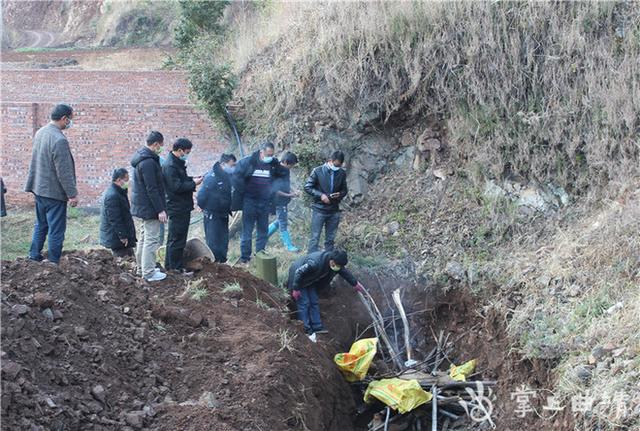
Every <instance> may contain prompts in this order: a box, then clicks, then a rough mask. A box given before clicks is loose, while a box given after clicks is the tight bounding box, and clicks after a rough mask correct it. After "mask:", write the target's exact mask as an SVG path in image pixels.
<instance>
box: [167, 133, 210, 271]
mask: <svg viewBox="0 0 640 431" xmlns="http://www.w3.org/2000/svg"><path fill="white" fill-rule="evenodd" d="M192 148H193V144H192V143H191V141H190V140H188V139H186V138H179V139H177V140H176V141H175V142H174V143H173V148H172V151H171V152H170V153H169V155H168V156H167V160H166V161H165V163H164V165H162V174H163V176H164V185H165V190H166V192H167V213H168V214H169V229H168V230H169V233H168V235H167V253H166V256H165V260H164V266H165V268H166V269H168V270H169V269H173V270H176V271H179V272H184V262H183V258H182V255H183V253H184V247H185V246H186V245H187V235H188V234H189V223H190V221H191V210H193V192H194V191H195V190H196V186H197V185H198V184H200V183H201V182H202V177H194V178H192V177H190V176H189V175H187V159H188V157H189V154H190V153H191V149H192Z"/></svg>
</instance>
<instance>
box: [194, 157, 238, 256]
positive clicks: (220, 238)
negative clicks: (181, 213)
mask: <svg viewBox="0 0 640 431" xmlns="http://www.w3.org/2000/svg"><path fill="white" fill-rule="evenodd" d="M235 165H236V156H234V155H233V154H223V155H222V156H220V161H218V162H216V163H215V164H214V165H213V168H212V169H211V172H209V173H208V174H207V175H205V177H204V180H203V182H202V187H201V188H200V190H199V191H198V195H197V201H198V206H199V207H200V208H201V209H202V213H203V215H204V218H203V222H204V235H205V238H206V240H207V246H208V247H209V249H211V252H212V253H213V256H214V257H215V261H216V262H219V263H224V262H226V261H227V251H228V250H229V214H230V213H231V190H232V187H231V174H232V173H233V171H234V170H235Z"/></svg>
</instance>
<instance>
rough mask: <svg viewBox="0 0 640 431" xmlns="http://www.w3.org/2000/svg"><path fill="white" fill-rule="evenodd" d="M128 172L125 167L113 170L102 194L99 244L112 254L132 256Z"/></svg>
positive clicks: (134, 241)
mask: <svg viewBox="0 0 640 431" xmlns="http://www.w3.org/2000/svg"><path fill="white" fill-rule="evenodd" d="M128 186H129V173H128V172H127V170H126V169H125V168H119V169H116V170H115V171H113V175H112V177H111V185H110V186H109V188H107V190H105V192H104V194H103V195H102V208H101V209H100V244H102V245H103V246H105V247H106V248H109V249H111V252H112V253H113V254H114V256H118V257H125V256H133V254H134V253H133V248H134V247H135V245H136V228H135V226H134V224H133V218H132V217H131V210H130V207H129V198H128V196H127V188H128Z"/></svg>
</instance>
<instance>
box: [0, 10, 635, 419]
mask: <svg viewBox="0 0 640 431" xmlns="http://www.w3.org/2000/svg"><path fill="white" fill-rule="evenodd" d="M33 3H34V4H32V5H30V6H29V7H30V8H32V9H30V10H31V11H32V12H30V13H29V14H28V16H29V17H30V18H27V17H26V16H22V15H20V14H17V13H15V12H16V11H17V10H18V6H17V5H18V3H17V2H11V1H10V2H8V3H7V4H8V6H7V8H6V11H8V12H9V13H6V12H4V10H3V12H4V13H3V19H4V20H9V21H8V22H10V25H9V26H8V27H9V30H10V31H13V33H6V34H11V36H10V37H9V39H7V40H8V41H9V42H7V43H9V44H10V45H11V44H13V45H11V46H18V45H19V44H24V43H25V39H24V37H26V36H25V34H24V33H20V31H17V32H16V29H23V30H27V29H34V30H38V31H48V32H52V33H54V36H52V37H53V38H54V40H55V41H56V43H59V44H61V45H65V44H70V45H73V46H111V45H115V46H130V45H137V44H140V45H143V46H146V45H153V46H155V45H162V46H164V45H166V44H168V43H169V42H170V33H171V32H167V31H166V30H167V29H171V30H173V29H174V28H175V26H176V25H177V22H179V17H180V13H181V12H180V11H182V13H183V14H184V13H185V11H189V12H190V13H191V14H192V15H193V16H192V17H191V18H193V23H194V24H193V25H192V26H190V27H189V26H186V27H185V29H186V30H188V31H185V32H184V33H182V36H185V34H186V36H185V37H184V40H183V41H182V42H180V43H177V42H175V41H174V44H175V45H176V52H175V53H176V55H175V58H173V60H175V64H174V65H175V66H176V67H179V68H184V69H185V72H186V76H188V77H189V79H190V82H189V84H190V88H191V90H192V94H191V96H192V97H193V98H194V99H197V101H198V102H199V103H200V104H201V106H202V107H203V108H204V109H206V110H207V113H208V114H209V115H210V117H211V119H212V121H215V122H218V123H219V124H218V125H224V126H225V127H226V123H225V121H226V120H225V117H224V116H223V115H222V113H223V112H224V111H225V109H226V108H228V109H229V110H230V111H231V112H232V114H233V116H234V117H235V118H236V120H237V123H238V126H239V128H240V131H241V133H242V137H243V140H244V142H245V144H246V146H247V147H250V148H255V145H256V144H258V143H259V142H263V141H265V140H271V141H273V142H274V143H275V144H276V146H277V148H278V151H284V150H290V151H293V152H295V153H297V154H298V155H299V157H300V160H301V163H300V164H299V166H298V167H297V168H296V171H294V172H295V176H296V178H295V179H294V183H295V187H296V188H298V189H299V188H300V186H301V183H302V181H304V179H305V178H306V176H307V175H308V173H309V171H310V169H311V168H312V167H314V166H316V165H318V164H320V163H322V162H323V161H324V160H325V158H326V157H327V156H328V154H329V153H330V152H331V151H333V150H335V149H341V150H343V151H345V153H346V155H347V160H346V165H345V167H346V171H347V178H348V185H349V195H348V196H347V199H345V202H344V204H343V213H342V221H341V225H340V230H339V235H338V241H337V242H338V244H339V246H340V247H342V248H345V249H346V250H347V251H348V252H349V255H350V262H351V263H350V264H349V265H350V267H352V268H353V269H354V271H355V272H356V274H357V275H358V278H359V279H360V280H362V281H363V283H364V284H365V285H366V286H367V288H368V289H369V290H370V291H371V292H372V293H373V295H374V296H375V298H376V301H377V303H378V305H379V306H380V309H381V313H382V315H383V316H384V317H385V320H384V322H385V324H386V327H385V331H387V333H388V335H389V336H390V337H394V338H395V340H394V342H395V343H396V345H397V346H398V347H402V349H401V350H403V349H404V347H406V346H405V341H404V340H402V339H401V338H402V335H404V333H403V331H404V329H402V330H400V329H398V328H399V327H400V325H402V324H403V322H402V321H401V319H400V318H399V317H398V314H397V310H396V308H395V306H394V305H392V299H391V292H393V291H394V290H395V289H397V288H400V289H402V301H403V303H404V306H405V308H406V311H407V314H408V316H409V317H408V322H409V324H410V326H411V329H412V332H411V334H412V337H411V339H410V340H409V342H408V345H409V346H410V347H411V348H412V349H414V353H415V355H416V356H417V357H418V359H420V360H422V359H424V361H425V362H427V360H429V359H432V358H433V355H434V354H435V355H436V358H437V357H439V356H441V359H442V361H443V363H444V366H443V369H444V368H447V369H448V367H449V366H450V365H454V364H458V365H460V364H461V363H463V361H467V360H469V359H477V360H478V364H479V365H478V369H477V371H476V372H475V374H474V376H475V377H474V378H478V379H481V380H486V381H491V382H495V386H494V388H493V389H494V390H495V392H493V393H492V398H491V401H492V402H493V406H494V410H493V411H492V415H491V423H492V424H495V429H498V430H516V429H519V430H554V431H556V430H561V431H570V430H581V431H582V430H587V431H596V430H597V431H614V430H638V431H640V386H639V383H638V382H640V320H639V319H638V316H640V72H639V71H640V69H639V68H638V64H640V5H639V4H638V3H637V2H623V1H612V2H596V1H592V2H553V3H552V2H445V3H443V2H413V1H412V2H383V1H380V2H277V1H261V2H256V1H238V2H201V3H188V2H187V3H186V6H185V4H183V5H182V6H180V7H179V6H178V5H176V4H175V3H168V2H153V7H147V6H150V4H151V3H147V2H144V1H143V0H130V1H122V2H117V1H108V0H102V1H95V2H84V3H83V2H73V1H71V2H64V4H65V5H66V6H65V7H64V8H62V9H55V10H53V9H49V8H51V7H52V6H51V3H52V2H43V3H40V4H35V3H36V2H33ZM80 3H82V4H83V6H82V7H80V6H78V4H80ZM44 16H48V17H51V20H50V21H51V23H52V24H51V27H47V28H46V29H44V27H36V23H37V22H38V21H37V20H34V19H35V18H34V17H39V18H37V19H39V20H42V17H44ZM80 16H82V17H80ZM73 17H76V18H73ZM183 18H184V16H183ZM74 19H75V21H74ZM29 20H31V21H29ZM69 22H75V23H76V24H74V25H72V26H71V25H70V24H69ZM181 22H183V23H184V21H181ZM149 28H153V29H159V30H158V31H155V30H154V31H149V32H146V31H145V30H144V29H149ZM140 29H142V31H139V30H140ZM38 34H39V35H41V36H42V34H40V33H38ZM85 36H86V37H85ZM4 37H5V36H4V35H3V43H4V40H5V39H4ZM7 37H8V36H7ZM21 38H22V39H21ZM16 41H18V42H16ZM185 41H186V42H185ZM16 44H18V45H16ZM22 60H24V57H22ZM29 61H35V60H31V59H29ZM91 61H95V62H97V63H99V62H101V61H104V55H102V54H100V53H98V54H97V56H96V58H95V59H93V60H91ZM149 62H151V63H153V62H155V57H154V58H152V60H150V61H149ZM90 64H92V63H90ZM126 64H127V60H126V58H125V59H124V60H120V61H119V62H117V67H126ZM123 65H124V66H123ZM132 67H133V66H132ZM136 67H137V65H136ZM234 151H235V149H234ZM290 217H291V220H292V223H291V225H292V227H291V231H292V235H293V237H294V239H295V240H296V244H302V241H304V240H305V239H307V238H308V235H309V232H308V231H309V226H308V225H309V219H310V210H309V206H308V202H307V201H305V200H302V199H300V200H296V201H294V202H293V203H292V205H291V210H290ZM198 229H200V228H197V229H192V233H191V234H192V235H199V234H200V232H199V231H198ZM194 231H197V233H194ZM276 242H277V240H275V239H272V240H271V242H270V245H269V249H268V251H269V252H270V253H273V254H274V255H275V256H277V258H278V264H279V268H278V270H279V272H280V274H281V278H282V275H283V274H286V270H287V269H288V264H289V263H290V262H291V261H292V260H293V259H294V258H295V257H297V256H296V255H293V254H291V253H287V252H286V251H285V250H284V249H282V247H281V246H280V245H279V244H276ZM232 248H233V249H234V250H235V249H237V244H235V243H233V244H232ZM234 252H235V251H234ZM33 265H35V264H33V263H29V262H25V261H23V260H16V261H13V262H3V268H2V269H3V296H2V314H3V316H2V319H3V364H5V365H3V402H2V404H3V417H2V419H3V422H4V421H9V422H8V423H10V424H12V425H13V426H15V427H21V426H22V427H27V426H31V427H32V429H41V428H44V427H46V426H47V424H48V423H49V422H48V421H50V420H51V421H55V420H59V421H60V423H62V424H63V425H66V424H71V425H72V426H75V427H76V428H77V429H85V428H86V427H87V426H90V425H89V424H91V426H94V427H96V429H122V427H123V426H124V427H126V426H130V427H132V428H138V429H140V428H148V429H198V430H199V429H212V430H226V429H229V430H236V429H237V430H245V429H252V430H253V429H264V430H266V429H271V430H274V431H279V430H284V429H291V430H296V431H297V430H300V431H321V430H331V431H332V430H335V431H343V430H352V429H353V430H357V431H361V430H368V431H371V430H376V431H379V430H381V429H384V425H383V426H379V424H380V423H381V422H383V421H384V413H385V408H384V407H383V406H381V405H378V404H374V405H373V406H369V407H366V406H365V405H364V403H363V397H362V393H363V389H364V385H363V384H358V383H356V384H353V385H348V384H346V383H345V381H344V380H343V379H342V378H341V376H340V375H339V373H338V372H337V370H336V368H335V366H334V364H333V363H332V362H331V357H332V355H333V354H335V353H337V352H339V351H346V349H348V348H349V346H350V344H351V342H352V341H353V340H354V339H356V338H362V337H364V336H365V334H367V335H373V330H372V329H371V325H370V321H371V319H370V316H369V315H368V314H367V311H366V309H365V308H364V307H363V305H362V304H361V303H360V302H359V301H358V300H357V297H356V296H355V295H353V294H352V292H351V290H349V289H347V288H346V287H345V286H343V285H342V284H340V283H336V285H335V286H333V288H331V289H329V290H328V291H327V292H324V294H323V297H322V298H321V304H322V312H323V318H324V319H325V320H326V321H328V324H327V326H328V327H329V330H330V336H329V338H328V339H326V340H325V339H321V341H320V342H319V343H318V344H317V345H314V344H311V343H310V342H308V340H307V339H306V338H305V337H304V335H303V334H302V332H301V331H300V328H299V325H297V324H296V323H294V322H293V321H292V320H291V319H289V317H290V314H289V313H288V311H287V310H288V309H287V303H286V299H285V298H284V297H282V296H281V295H282V292H281V291H280V290H279V289H277V288H275V287H273V286H271V285H268V284H266V283H263V282H261V281H259V280H257V279H255V278H254V277H253V276H251V275H249V274H247V273H246V272H245V271H242V270H237V269H233V268H228V267H227V266H221V265H216V264H211V263H206V262H205V265H204V267H203V268H201V270H200V272H197V273H196V276H195V278H194V279H192V280H191V279H185V278H183V277H182V276H177V275H176V276H171V278H170V279H169V281H168V282H167V283H166V284H165V285H162V286H161V287H160V288H158V289H157V291H154V290H152V289H150V288H149V286H147V285H145V284H144V283H138V284H136V282H135V281H131V280H130V278H131V276H130V274H129V271H130V270H131V268H130V263H128V262H126V261H121V260H115V259H113V258H111V257H110V256H108V255H107V254H106V253H103V252H97V251H89V252H71V253H69V254H68V255H67V256H66V257H65V261H64V264H63V266H62V270H60V269H55V270H50V269H44V270H42V269H40V268H36V267H34V266H33ZM249 269H250V270H252V271H253V270H255V268H249ZM65 271H68V274H65ZM200 279H201V280H202V281H198V280H200ZM5 281H7V282H8V284H7V285H6V287H5V285H4V283H5ZM235 281H238V282H239V283H238V284H239V286H236V287H234V288H229V285H230V284H234V282H235ZM280 281H282V280H280ZM194 283H196V284H197V285H195V286H194ZM105 286H107V287H105ZM25 289H26V290H25ZM194 289H195V290H197V289H200V290H199V292H200V294H202V295H204V297H203V298H198V295H200V294H195V290H194ZM202 289H204V290H205V291H206V292H205V293H202ZM43 293H45V294H46V295H48V297H49V296H50V297H51V298H52V299H51V298H50V299H51V300H50V301H48V303H49V302H51V303H53V305H52V306H51V307H43V306H41V304H40V303H39V302H38V301H39V300H37V299H36V295H38V297H40V298H41V297H42V294H43ZM194 295H195V296H194ZM49 305H50V304H49ZM88 306H90V307H93V309H94V310H95V313H92V315H91V316H89V315H88V314H87V313H86V310H85V308H86V307H88ZM47 309H49V312H50V313H55V311H59V312H60V313H63V316H64V318H63V319H58V318H56V314H52V317H51V318H49V314H50V313H47V312H46V310H47ZM126 309H128V310H129V312H125V310H126ZM25 310H26V311H25ZM52 310H53V311H52ZM158 310H160V311H158ZM163 310H164V311H163ZM167 310H170V311H171V312H167ZM185 310H186V311H185ZM172 313H173V314H172ZM194 313H195V314H196V315H197V316H196V320H198V324H197V325H195V326H194V325H193V324H192V322H191V316H192V314H194ZM198 316H199V317H200V318H201V319H198V318H197V317H198ZM329 316H330V318H329ZM100 319H102V320H100ZM84 320H88V322H89V323H87V324H86V325H85V324H83V323H82V322H83V321H84ZM105 321H106V322H112V323H113V324H116V325H119V326H122V327H123V328H124V329H123V330H121V331H120V330H118V331H110V330H105V329H103V325H102V323H103V322H105ZM7 322H8V325H7ZM396 326H397V327H396ZM79 328H82V329H79ZM444 334H446V335H444ZM443 336H446V337H451V340H454V341H451V343H450V346H449V347H450V349H449V350H446V349H444V350H446V351H444V352H443V351H441V350H443V349H441V347H442V346H441V345H442V344H443V343H442V338H443ZM104 337H106V338H104ZM399 339H400V340H399ZM447 339H448V338H447ZM25 340H26V341H25ZM444 344H445V345H447V341H445V342H444ZM436 351H437V352H438V353H435V352H436ZM69 352H71V353H78V352H82V353H84V354H85V355H84V356H82V355H80V356H81V357H80V359H77V360H76V359H73V357H72V358H71V359H70V357H69V356H68V353H69ZM4 353H8V355H9V356H6V355H4ZM403 354H404V353H403ZM141 355H142V356H141ZM141 358H142V359H145V360H148V364H143V362H144V361H142V360H140V359H141ZM7 359H8V360H10V361H11V364H10V366H9V368H8V369H6V368H5V366H6V361H7ZM403 359H404V357H403ZM392 360H393V358H389V357H387V356H385V355H384V353H382V352H381V354H379V355H377V356H376V360H375V362H374V364H373V367H372V372H371V373H370V375H371V376H376V377H380V376H387V375H389V374H390V373H391V374H392V372H391V371H390V368H392V363H393V362H392ZM437 360H438V359H436V362H437ZM16 364H19V365H18V366H16ZM420 367H422V368H421V370H423V371H425V370H426V371H428V372H433V371H435V369H436V368H437V367H435V368H433V370H427V368H428V367H427V364H423V363H421V364H420ZM57 369H59V370H60V371H56V370H57ZM16 370H17V371H16ZM122 370H124V371H122ZM114 376H115V377H114ZM132 380H133V381H138V380H139V381H140V382H141V383H140V385H131V384H129V382H130V381H132ZM108 382H113V383H112V386H108V385H109V383H108ZM96 385H100V386H101V387H102V390H103V391H104V390H106V395H104V393H103V391H101V390H96V389H95V388H96ZM96 391H97V392H98V394H102V395H96V394H95V393H94V392H96ZM52 394H55V395H52ZM103 395H104V397H103ZM101 397H103V398H104V399H101ZM51 404H53V405H54V406H53V407H52V406H51ZM7 406H8V407H7ZM559 406H561V407H562V408H560V407H559ZM550 407H556V408H555V409H554V408H550ZM42 409H45V410H44V411H45V414H41V410H42ZM24 412H27V413H24ZM432 412H433V410H432V405H429V406H427V405H424V406H422V407H421V408H419V409H416V411H415V412H413V413H410V414H408V415H404V416H403V415H400V414H397V413H396V412H393V414H392V415H393V416H392V417H393V418H395V419H394V420H396V419H397V420H398V422H396V423H395V424H393V425H392V426H391V427H389V429H396V430H401V429H425V427H426V426H429V427H430V428H431V426H432V423H433V422H432V419H431V414H432ZM454 416H455V415H454ZM381 417H382V419H381ZM437 417H438V418H439V419H440V421H439V422H438V426H437V427H436V428H438V429H439V430H446V429H448V430H482V429H488V428H489V426H490V424H489V423H486V421H485V422H484V423H480V424H478V423H475V422H474V421H473V420H472V419H470V418H469V417H466V416H464V417H461V418H460V420H454V419H455V418H451V417H449V416H446V415H444V416H443V415H442V414H441V415H440V416H437ZM54 418H64V419H54ZM407 418H409V419H407ZM404 419H406V421H405V422H402V421H403V420H404ZM376 421H378V422H376ZM477 422H482V421H477ZM376 423H378V425H375V424H376ZM405 425H406V428H402V427H403V426H405ZM34 427H35V428H34ZM38 427H41V428H38ZM83 427H84V428H83ZM394 427H395V428H394ZM412 427H413V428H412ZM124 429H127V428H124Z"/></svg>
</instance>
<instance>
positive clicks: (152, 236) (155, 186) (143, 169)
mask: <svg viewBox="0 0 640 431" xmlns="http://www.w3.org/2000/svg"><path fill="white" fill-rule="evenodd" d="M163 145H164V137H163V136H162V133H160V132H156V131H152V132H151V133H149V136H147V142H146V145H145V146H144V147H142V148H140V149H139V150H138V151H137V152H136V154H135V155H134V156H133V159H132V160H131V166H133V173H132V174H133V182H132V186H133V187H132V190H131V214H132V215H133V216H134V217H136V218H138V219H140V235H139V241H138V247H137V248H136V262H137V265H138V274H139V275H141V276H142V277H144V278H145V280H147V281H160V280H164V279H165V278H166V277H167V274H165V273H163V272H161V271H159V270H156V251H158V247H159V246H160V225H161V224H163V223H166V222H167V212H166V202H165V192H164V179H163V177H162V168H161V167H160V158H159V157H158V154H160V153H161V152H162V146H163Z"/></svg>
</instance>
